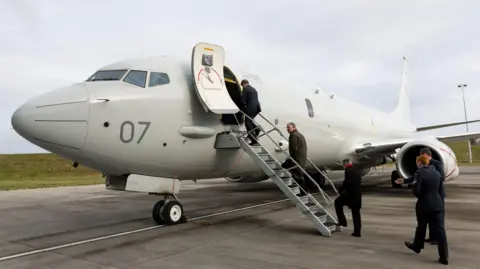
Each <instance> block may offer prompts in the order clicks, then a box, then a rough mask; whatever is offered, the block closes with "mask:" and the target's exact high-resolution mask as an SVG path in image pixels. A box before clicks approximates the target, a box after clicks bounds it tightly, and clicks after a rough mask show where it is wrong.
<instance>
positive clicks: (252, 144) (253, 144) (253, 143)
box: [250, 141, 259, 146]
mask: <svg viewBox="0 0 480 269" xmlns="http://www.w3.org/2000/svg"><path fill="white" fill-rule="evenodd" d="M258 145H259V144H258V142H257V141H255V142H251V143H250V146H258Z"/></svg>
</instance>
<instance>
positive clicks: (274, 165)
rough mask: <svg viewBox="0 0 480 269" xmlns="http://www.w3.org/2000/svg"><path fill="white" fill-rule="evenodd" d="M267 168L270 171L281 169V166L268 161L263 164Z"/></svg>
mask: <svg viewBox="0 0 480 269" xmlns="http://www.w3.org/2000/svg"><path fill="white" fill-rule="evenodd" d="M265 163H266V164H267V165H268V167H270V168H271V169H280V168H282V166H281V165H280V164H278V163H277V162H276V161H268V162H265Z"/></svg>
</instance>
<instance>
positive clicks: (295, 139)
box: [282, 122, 310, 194]
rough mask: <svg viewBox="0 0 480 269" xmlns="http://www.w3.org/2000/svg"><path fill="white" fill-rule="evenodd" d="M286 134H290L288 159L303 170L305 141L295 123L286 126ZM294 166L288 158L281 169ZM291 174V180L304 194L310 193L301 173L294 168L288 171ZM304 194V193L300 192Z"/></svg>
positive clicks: (305, 155)
mask: <svg viewBox="0 0 480 269" xmlns="http://www.w3.org/2000/svg"><path fill="white" fill-rule="evenodd" d="M287 132H288V133H289V134H290V136H289V137H288V151H289V153H290V157H291V158H292V159H294V160H295V162H297V163H298V164H299V165H300V167H302V168H304V167H305V166H306V164H307V141H306V140H305V137H304V136H303V134H302V133H300V132H299V131H298V130H297V127H296V126H295V123H293V122H290V123H288V124H287ZM293 166H295V163H294V162H292V160H290V158H288V159H287V160H285V162H284V163H283V164H282V167H283V168H286V169H288V168H290V167H293ZM289 172H290V173H291V174H292V177H293V179H295V181H296V182H297V183H298V184H299V185H300V187H302V189H304V190H305V191H306V192H310V190H309V189H308V185H307V184H305V179H304V177H303V172H302V170H300V168H298V167H296V168H293V169H292V170H289ZM301 193H302V194H304V192H303V191H302V192H301Z"/></svg>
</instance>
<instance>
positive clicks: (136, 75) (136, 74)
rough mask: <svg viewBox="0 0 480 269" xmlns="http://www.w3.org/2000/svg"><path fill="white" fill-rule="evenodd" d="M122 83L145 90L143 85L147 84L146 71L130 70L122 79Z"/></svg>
mask: <svg viewBox="0 0 480 269" xmlns="http://www.w3.org/2000/svg"><path fill="white" fill-rule="evenodd" d="M123 81H125V82H127V83H130V84H133V85H136V86H138V87H142V88H145V83H146V82H147V71H139V70H132V71H130V72H129V73H128V75H127V76H126V77H125V78H124V79H123Z"/></svg>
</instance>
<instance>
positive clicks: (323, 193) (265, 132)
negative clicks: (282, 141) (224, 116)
mask: <svg viewBox="0 0 480 269" xmlns="http://www.w3.org/2000/svg"><path fill="white" fill-rule="evenodd" d="M240 111H241V110H240ZM241 112H242V114H243V115H244V116H246V117H248V118H249V119H250V120H251V121H252V122H254V123H255V124H256V125H257V127H255V128H254V129H252V130H250V131H247V132H246V133H247V134H249V133H251V132H253V131H255V130H256V129H259V130H260V131H261V132H263V133H264V135H266V136H267V137H268V138H269V139H270V140H271V141H272V142H273V143H274V144H275V145H276V146H277V147H279V148H280V149H281V146H280V145H279V144H278V143H277V142H276V141H275V140H274V139H273V138H272V137H271V136H270V135H269V134H268V133H270V132H271V131H277V132H278V133H279V134H280V135H281V136H282V137H284V138H285V136H284V135H283V134H282V133H281V131H280V130H279V129H278V128H277V127H276V126H275V125H273V124H272V123H271V122H270V121H269V120H268V119H266V118H265V117H264V116H263V115H261V114H260V116H261V117H262V118H264V119H265V120H266V121H267V122H268V123H269V124H270V125H271V126H272V127H273V129H272V130H270V131H268V132H267V131H265V130H264V128H263V127H262V126H261V125H260V124H258V123H257V122H256V121H255V120H254V119H252V117H250V116H249V115H247V114H246V113H245V112H243V111H241ZM235 118H236V116H235ZM237 122H238V119H237ZM257 142H258V143H260V142H259V141H258V140H257ZM260 145H261V144H260ZM265 150H266V151H267V152H268V150H267V149H265ZM282 152H283V154H285V155H286V156H287V158H289V159H290V160H291V161H292V162H293V163H294V164H295V166H296V167H298V168H299V169H300V170H301V171H302V173H303V174H304V175H306V176H307V178H308V179H309V180H310V181H311V182H313V183H314V184H315V185H316V186H317V188H318V189H319V190H320V194H322V196H323V199H324V200H325V202H327V205H331V203H330V202H329V201H328V200H330V201H331V202H334V200H333V199H332V198H331V197H330V196H329V195H328V194H327V193H326V192H325V191H324V190H323V189H322V188H321V187H320V186H319V185H318V184H317V182H316V181H315V180H314V179H313V178H312V177H311V176H310V175H309V174H308V173H307V172H306V171H305V170H304V169H303V167H301V166H300V165H299V164H298V163H297V161H295V160H294V159H293V158H292V157H291V156H290V155H289V154H288V153H286V152H285V151H284V150H282ZM268 153H269V155H270V156H271V157H273V158H274V159H275V161H276V162H277V163H279V164H280V165H281V164H282V163H281V162H280V161H279V160H277V159H276V158H275V156H274V155H273V154H271V153H270V152H268ZM307 159H308V158H307ZM296 167H291V168H290V169H294V168H296ZM282 169H283V170H286V171H288V169H285V168H283V167H282ZM320 173H321V171H320ZM292 179H293V180H294V181H295V182H296V183H297V185H298V186H299V188H300V189H302V190H303V191H304V192H305V193H307V191H306V190H304V189H303V188H302V187H301V186H300V184H298V182H297V181H296V180H295V179H294V178H293V177H292ZM307 195H308V196H310V197H311V198H312V200H313V201H315V202H316V203H317V204H319V205H320V203H318V201H317V200H316V199H315V198H314V197H313V195H311V194H309V193H307ZM325 195H326V196H325ZM327 197H328V198H327Z"/></svg>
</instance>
